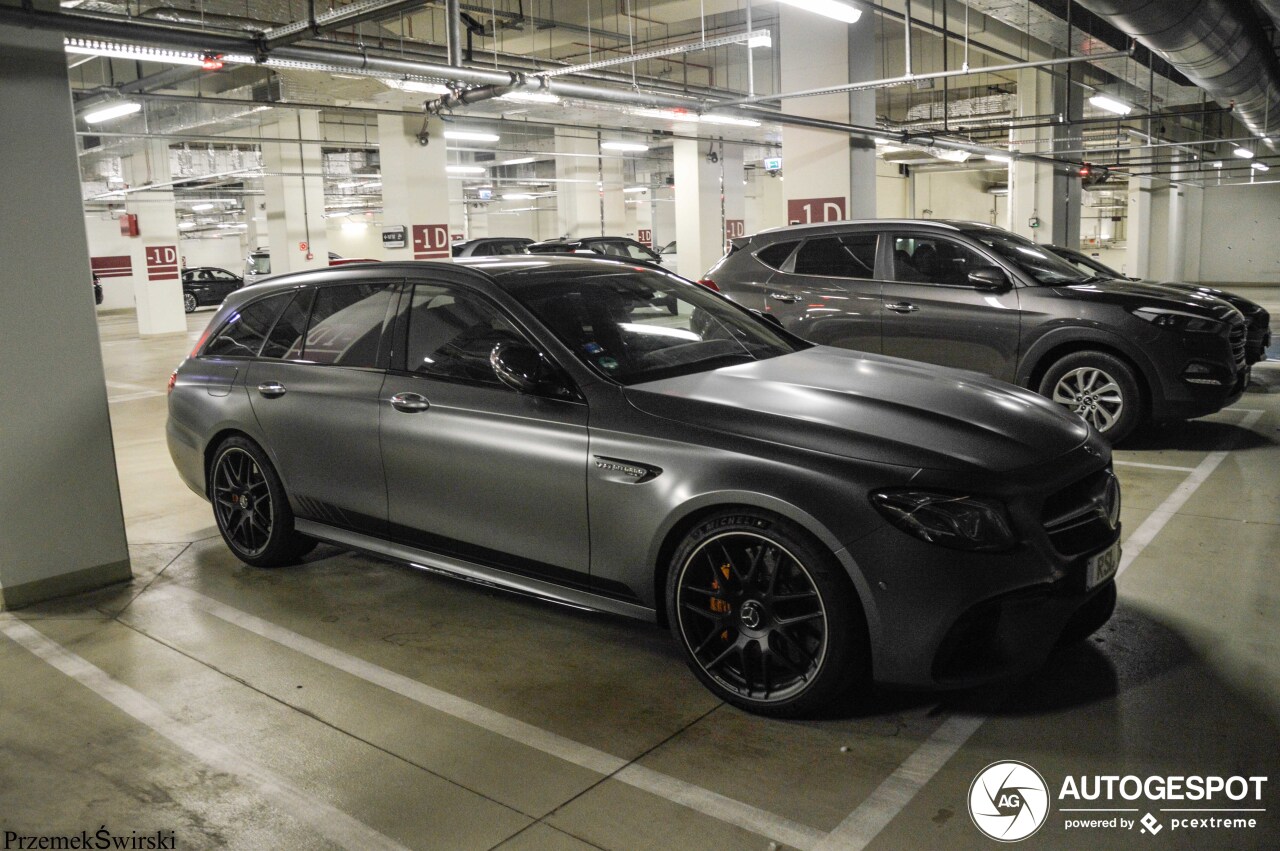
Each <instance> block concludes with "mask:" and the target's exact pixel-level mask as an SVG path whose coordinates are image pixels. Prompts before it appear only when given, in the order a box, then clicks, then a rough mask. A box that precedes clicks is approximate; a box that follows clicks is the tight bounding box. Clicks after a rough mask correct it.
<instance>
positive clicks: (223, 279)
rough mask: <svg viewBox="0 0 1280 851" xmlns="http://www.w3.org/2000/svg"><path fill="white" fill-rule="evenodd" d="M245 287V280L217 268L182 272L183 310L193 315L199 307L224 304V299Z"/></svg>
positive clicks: (204, 267)
mask: <svg viewBox="0 0 1280 851" xmlns="http://www.w3.org/2000/svg"><path fill="white" fill-rule="evenodd" d="M243 286H244V278H241V277H240V276H239V275H236V274H233V273H231V272H228V271H227V270H226V269H219V268H218V267H216V266H198V267H196V268H194V269H183V270H182V309H183V310H185V311H186V312H187V313H192V312H194V311H195V309H196V308H197V307H206V306H208V305H211V304H222V301H223V299H225V298H226V297H227V296H228V295H230V294H231V293H233V292H235V291H236V290H238V289H240V288H241V287H243Z"/></svg>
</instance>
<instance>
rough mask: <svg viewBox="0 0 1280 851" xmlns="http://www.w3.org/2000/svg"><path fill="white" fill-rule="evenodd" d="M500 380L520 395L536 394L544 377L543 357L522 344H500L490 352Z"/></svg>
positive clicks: (491, 361)
mask: <svg viewBox="0 0 1280 851" xmlns="http://www.w3.org/2000/svg"><path fill="white" fill-rule="evenodd" d="M489 366H491V367H493V372H494V374H495V375H497V376H498V380H499V381H501V382H502V383H503V384H505V385H507V386H508V387H510V388H511V389H512V390H515V391H516V392H518V393H536V392H537V390H538V386H539V384H540V383H541V379H542V375H543V360H542V355H541V354H539V353H538V351H537V350H536V349H534V348H532V347H530V346H526V345H523V344H520V343H498V344H497V345H496V346H494V347H493V350H492V351H490V352H489Z"/></svg>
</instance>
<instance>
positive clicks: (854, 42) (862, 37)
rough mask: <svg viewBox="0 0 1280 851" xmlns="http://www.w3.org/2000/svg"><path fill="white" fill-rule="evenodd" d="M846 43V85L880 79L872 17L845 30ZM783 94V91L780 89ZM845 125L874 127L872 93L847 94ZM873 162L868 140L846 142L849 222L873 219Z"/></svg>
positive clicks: (872, 147) (866, 12)
mask: <svg viewBox="0 0 1280 851" xmlns="http://www.w3.org/2000/svg"><path fill="white" fill-rule="evenodd" d="M847 30H848V43H849V48H848V49H849V82H851V83H852V82H856V81H858V80H874V79H875V78H876V77H878V76H880V74H879V73H877V72H878V70H879V58H880V57H879V55H878V54H877V53H876V35H875V33H876V28H875V16H874V15H873V14H872V13H871V11H870V10H864V12H863V15H862V18H860V19H859V20H858V22H857V23H856V24H853V25H852V26H850V27H847ZM784 91H785V89H784ZM848 97H849V122H850V123H851V124H860V125H862V126H863V127H874V126H875V124H876V93H875V92H874V91H865V92H850V93H849V95H848ZM878 162H879V160H877V159H876V148H875V143H874V142H872V140H870V139H865V140H859V139H850V140H849V209H848V216H849V218H851V219H874V218H875V217H876V203H877V202H876V164H877V163H878Z"/></svg>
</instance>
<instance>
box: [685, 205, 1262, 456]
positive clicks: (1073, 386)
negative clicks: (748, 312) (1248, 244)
mask: <svg viewBox="0 0 1280 851" xmlns="http://www.w3.org/2000/svg"><path fill="white" fill-rule="evenodd" d="M704 283H706V284H708V285H710V286H712V287H714V288H716V289H719V290H720V291H721V292H723V293H724V294H725V295H727V296H728V297H730V298H731V299H733V300H734V301H737V302H738V303H740V304H743V305H745V306H747V307H749V308H753V309H755V310H759V311H761V312H764V313H767V314H769V315H772V316H775V317H777V318H778V319H779V320H780V321H781V322H782V324H783V326H784V327H786V328H787V329H789V330H791V331H793V332H795V333H796V334H798V335H800V336H801V337H804V338H805V339H808V340H812V341H813V342H815V343H824V344H827V345H833V346H842V347H844V348H850V349H857V350H859V351H864V352H878V353H883V354H886V355H894V356H897V357H904V358H910V359H911V360H917V361H924V362H927V363H934V364H941V365H945V366H953V367H961V368H964V369H971V370H976V371H978V372H983V373H986V374H987V375H991V376H994V377H996V378H999V379H1002V380H1004V381H1009V382H1012V383H1015V384H1019V385H1021V386H1023V387H1027V388H1030V389H1032V390H1036V391H1038V392H1040V393H1041V394H1043V395H1044V396H1047V397H1049V398H1050V399H1052V400H1053V401H1055V402H1057V403H1058V404H1060V405H1063V406H1064V407H1066V408H1068V409H1070V410H1072V411H1075V412H1076V413H1078V414H1080V415H1081V416H1083V417H1084V418H1085V419H1086V420H1088V421H1089V422H1090V423H1091V424H1092V425H1093V426H1094V427H1095V428H1097V430H1098V431H1099V432H1100V433H1101V434H1102V435H1103V436H1104V437H1106V438H1107V439H1108V440H1109V441H1110V442H1112V443H1115V442H1117V441H1120V440H1123V439H1124V438H1125V437H1126V436H1127V435H1128V434H1129V433H1130V432H1131V431H1133V429H1134V428H1136V427H1137V426H1138V425H1139V424H1141V423H1142V422H1144V421H1148V420H1155V421H1161V420H1172V419H1190V418H1192V417H1199V416H1204V415H1206V414H1211V413H1213V412H1215V411H1217V410H1220V409H1221V408H1223V407H1225V406H1226V405H1229V404H1231V403H1232V402H1234V401H1235V400H1236V399H1238V398H1239V397H1240V394H1241V393H1243V392H1244V388H1245V386H1246V385H1247V384H1248V381H1249V366H1248V363H1247V362H1246V356H1245V321H1244V318H1243V317H1242V316H1241V314H1240V312H1239V311H1238V310H1236V309H1235V308H1234V307H1232V306H1231V305H1230V304H1228V303H1226V302H1225V301H1223V300H1221V299H1218V298H1215V297H1213V296H1211V295H1208V294H1205V293H1201V292H1196V291H1186V290H1178V289H1174V288H1171V287H1165V286H1161V285H1157V284H1148V283H1142V282H1136V281H1114V280H1110V279H1104V278H1102V277H1099V276H1090V275H1088V274H1086V273H1083V272H1080V271H1079V270H1077V269H1076V268H1074V267H1073V266H1071V265H1070V264H1069V263H1067V262H1066V261H1064V260H1062V259H1061V258H1060V257H1058V256H1056V255H1054V254H1053V253H1051V252H1049V251H1047V250H1045V249H1044V248H1043V247H1041V246H1039V245H1037V244H1035V243H1034V242H1032V241H1030V240H1028V239H1024V238H1023V237H1020V236H1017V235H1015V234H1012V233H1009V232H1008V231H1005V230H1001V229H1000V228H996V227H991V226H990V225H983V224H977V223H973V222H952V221H933V220H930V221H919V220H874V221H849V222H839V223H833V224H822V225H800V226H795V227H787V228H778V229H775V230H767V231H763V232H761V233H758V234H755V235H753V236H748V237H742V238H739V239H735V240H733V242H732V248H731V251H730V253H729V254H727V255H725V256H724V257H723V258H721V260H720V261H719V263H717V264H716V266H714V267H713V268H712V269H711V270H710V271H709V272H708V273H707V276H706V280H705V281H704Z"/></svg>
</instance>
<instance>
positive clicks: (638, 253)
mask: <svg viewBox="0 0 1280 851" xmlns="http://www.w3.org/2000/svg"><path fill="white" fill-rule="evenodd" d="M623 246H624V247H625V248H626V250H627V253H628V254H629V255H630V256H631V257H632V258H633V259H635V260H650V261H652V260H653V259H654V257H655V255H654V253H653V252H652V251H650V250H649V249H647V248H645V247H644V246H643V245H639V244H637V243H631V242H624V243H623Z"/></svg>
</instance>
